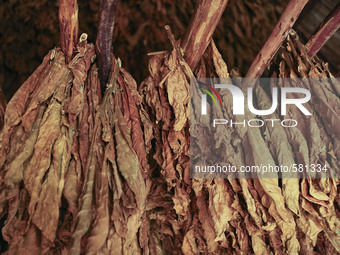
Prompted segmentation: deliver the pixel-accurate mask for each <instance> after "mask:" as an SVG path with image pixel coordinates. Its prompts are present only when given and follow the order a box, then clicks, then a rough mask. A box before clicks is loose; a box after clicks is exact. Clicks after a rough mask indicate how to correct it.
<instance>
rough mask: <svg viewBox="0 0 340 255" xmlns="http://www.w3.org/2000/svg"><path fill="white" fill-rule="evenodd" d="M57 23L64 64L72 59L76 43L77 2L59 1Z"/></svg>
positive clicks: (75, 0) (70, 0)
mask: <svg viewBox="0 0 340 255" xmlns="http://www.w3.org/2000/svg"><path fill="white" fill-rule="evenodd" d="M59 23H60V37H61V38H60V39H61V50H62V51H63V52H64V54H65V56H66V63H69V62H70V61H71V59H72V56H73V52H74V49H75V46H76V45H77V42H78V5H77V0H60V2H59Z"/></svg>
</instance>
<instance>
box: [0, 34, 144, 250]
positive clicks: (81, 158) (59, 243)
mask: <svg viewBox="0 0 340 255" xmlns="http://www.w3.org/2000/svg"><path fill="white" fill-rule="evenodd" d="M85 38H86V36H84V35H82V37H81V39H80V42H79V44H78V46H77V52H78V53H77V55H76V56H75V57H74V58H73V59H72V61H71V62H70V63H69V64H65V57H64V54H63V53H62V52H61V50H60V49H54V50H52V51H50V52H49V54H48V55H47V56H46V57H45V58H44V61H43V63H42V64H41V65H40V66H39V68H38V69H37V70H36V71H35V72H34V73H33V74H32V75H31V76H30V78H29V79H28V80H27V81H26V82H25V83H24V84H23V85H22V87H21V88H20V89H19V90H18V92H17V93H16V94H15V95H14V96H13V98H12V100H11V101H10V102H9V103H8V106H7V108H6V112H5V124H4V127H3V130H2V132H1V133H0V139H1V148H0V149H1V153H0V155H1V156H0V167H1V177H0V190H1V194H0V202H1V207H0V208H1V217H3V216H4V215H6V220H5V226H4V227H3V229H2V234H3V238H4V239H5V240H6V241H7V242H8V245H9V248H8V251H7V254H40V253H44V254H67V253H68V252H70V253H71V254H80V253H84V252H85V253H86V254H98V253H105V254H106V253H108V252H110V253H114V252H116V251H117V253H124V254H133V253H139V252H140V244H139V241H138V240H139V237H138V236H139V235H141V234H140V233H139V232H138V229H139V227H140V226H141V224H142V216H143V213H144V207H145V199H146V189H145V182H144V177H143V176H144V172H145V171H146V170H147V169H148V164H147V159H146V152H145V149H144V146H143V144H144V141H143V135H142V129H141V125H140V119H139V115H138V111H137V108H136V105H135V103H134V102H135V101H138V100H139V99H138V98H139V95H138V93H137V86H136V82H135V81H134V80H133V78H132V77H131V76H130V75H129V74H128V73H127V72H126V71H125V70H124V69H123V68H120V61H119V60H118V61H117V60H116V61H114V64H113V67H112V72H111V79H110V81H109V83H108V89H107V90H106V91H105V93H104V97H103V98H102V96H101V91H100V86H99V78H98V72H97V67H96V64H95V63H94V61H95V58H96V56H95V53H94V46H93V45H91V44H87V43H86V40H85ZM140 240H143V238H140Z"/></svg>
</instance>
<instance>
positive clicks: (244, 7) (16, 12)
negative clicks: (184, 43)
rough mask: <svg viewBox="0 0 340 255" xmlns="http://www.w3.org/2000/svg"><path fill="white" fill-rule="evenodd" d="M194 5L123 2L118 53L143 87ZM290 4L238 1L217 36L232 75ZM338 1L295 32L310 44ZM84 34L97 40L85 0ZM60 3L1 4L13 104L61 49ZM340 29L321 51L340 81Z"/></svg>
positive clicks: (313, 4)
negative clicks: (154, 59)
mask: <svg viewBox="0 0 340 255" xmlns="http://www.w3.org/2000/svg"><path fill="white" fill-rule="evenodd" d="M195 2H196V1H192V0H180V1H170V0H145V1H141V0H134V1H131V0H130V1H129V0H126V1H120V5H119V10H118V17H117V19H116V26H115V31H114V43H113V52H114V54H115V55H116V57H119V58H120V59H121V60H122V62H123V66H124V67H125V68H126V69H127V70H128V71H129V72H130V73H131V74H132V76H133V77H134V78H135V79H136V80H137V82H138V83H140V82H141V81H142V80H143V79H144V78H145V77H146V75H147V72H148V60H149V58H150V57H148V56H147V53H149V52H154V51H159V50H166V49H170V48H171V46H170V43H169V40H168V37H167V35H166V33H165V29H164V26H165V25H167V24H168V25H170V27H171V29H172V31H173V33H174V34H175V36H176V38H179V37H180V36H181V35H182V34H183V32H184V31H185V28H186V27H187V25H188V23H189V20H190V17H191V15H192V12H193V10H194V7H195ZM287 2H288V0H275V1H274V0H238V1H236V0H230V1H229V3H228V5H227V7H226V10H225V12H224V14H223V17H222V19H221V21H220V23H219V26H218V28H217V30H216V32H215V33H214V39H215V41H216V43H217V46H218V48H219V50H220V52H221V53H222V55H223V57H224V59H225V60H226V62H227V64H228V66H229V69H232V68H236V69H238V70H239V71H240V72H241V73H242V74H243V75H244V74H246V72H247V70H248V68H249V67H250V65H251V62H252V61H253V59H254V58H255V56H256V54H257V53H258V51H259V50H260V49H261V47H262V45H263V44H264V42H265V41H266V39H267V38H268V36H269V34H270V33H271V31H272V29H273V27H274V25H275V23H276V22H277V20H278V18H279V16H280V14H281V13H282V11H283V8H284V6H285V5H286V4H287ZM337 3H338V1H337V0H311V1H310V3H309V4H308V5H307V7H306V8H305V9H304V11H303V13H302V14H301V16H300V18H299V20H298V21H297V23H296V25H295V29H296V30H297V31H298V34H299V36H300V38H301V40H302V42H304V43H305V42H307V39H308V38H309V37H310V36H311V34H312V33H313V32H314V31H315V29H316V28H317V27H318V26H319V25H320V23H321V22H322V20H323V19H324V18H325V17H326V16H327V14H328V13H329V12H330V11H331V10H332V9H333V8H334V6H335V5H336V4H337ZM78 4H79V26H80V28H79V35H80V34H81V33H84V32H85V33H87V34H88V35H89V41H90V42H94V41H95V35H96V27H97V13H98V5H99V1H98V0H91V1H84V0H83V1H78ZM59 42H60V34H59V24H58V1H57V0H52V1H51V0H50V1H48V0H30V1H27V0H5V1H4V0H2V1H1V3H0V86H1V87H2V89H3V90H4V92H5V95H6V97H7V99H9V98H10V97H11V96H12V95H13V94H14V93H15V91H16V90H17V89H18V88H19V87H20V85H21V84H22V83H23V82H24V81H25V80H26V79H27V78H28V76H29V75H30V74H31V73H32V72H33V71H34V70H35V69H36V68H37V66H38V65H39V64H40V63H41V61H42V59H43V57H44V56H45V55H46V54H47V52H48V51H49V50H51V49H53V48H54V47H58V46H59V45H60V43H59ZM339 42H340V31H338V32H337V33H336V34H335V35H334V36H333V37H332V38H331V40H329V41H328V43H327V44H326V46H325V47H324V48H323V49H322V50H321V51H320V53H319V57H321V58H322V59H324V60H326V61H328V62H329V63H330V68H331V70H332V71H333V73H334V74H335V75H337V76H340V74H339V71H340V57H339V55H340V52H339V47H340V43H339Z"/></svg>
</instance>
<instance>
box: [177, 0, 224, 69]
mask: <svg viewBox="0 0 340 255" xmlns="http://www.w3.org/2000/svg"><path fill="white" fill-rule="evenodd" d="M227 3H228V0H198V1H197V5H196V9H195V12H194V15H193V17H192V19H191V21H190V24H189V26H188V28H187V30H186V32H185V34H184V36H183V38H182V41H181V47H182V48H183V49H184V59H185V61H186V62H187V63H188V65H189V66H190V68H191V69H192V70H194V69H195V68H196V67H197V64H198V62H199V61H200V59H201V58H202V55H203V53H204V51H205V50H206V48H207V47H208V45H209V43H210V40H211V38H212V35H213V33H214V31H215V29H216V26H217V24H218V22H219V21H220V19H221V16H222V14H223V11H224V9H225V7H226V5H227Z"/></svg>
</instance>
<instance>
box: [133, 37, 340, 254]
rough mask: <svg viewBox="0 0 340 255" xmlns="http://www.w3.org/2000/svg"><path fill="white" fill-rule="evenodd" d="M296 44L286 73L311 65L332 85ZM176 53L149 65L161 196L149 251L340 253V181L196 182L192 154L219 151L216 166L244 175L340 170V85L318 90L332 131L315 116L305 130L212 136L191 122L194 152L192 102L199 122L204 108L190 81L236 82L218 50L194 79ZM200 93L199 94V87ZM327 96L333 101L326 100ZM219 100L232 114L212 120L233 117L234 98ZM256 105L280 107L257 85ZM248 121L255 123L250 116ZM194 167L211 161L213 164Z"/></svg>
mask: <svg viewBox="0 0 340 255" xmlns="http://www.w3.org/2000/svg"><path fill="white" fill-rule="evenodd" d="M288 42H289V44H288V46H287V47H286V49H285V50H284V51H285V52H286V53H287V52H289V54H290V57H291V59H290V62H288V59H287V58H284V59H283V60H282V62H281V64H280V71H281V73H282V75H283V73H284V70H285V72H286V73H287V72H288V71H289V72H291V73H290V74H291V75H292V74H293V73H294V74H296V70H295V72H292V71H293V69H292V68H295V67H296V66H297V67H299V70H300V72H302V71H303V72H305V71H306V68H305V69H303V68H302V67H306V65H307V64H308V63H309V64H308V70H309V72H311V75H312V74H313V75H316V71H317V75H319V76H317V77H321V76H320V75H325V74H327V76H326V77H331V74H330V73H329V71H328V69H327V65H326V64H323V63H322V62H320V61H319V60H318V59H316V58H315V59H313V60H310V59H308V58H307V57H306V55H304V54H303V53H302V51H303V46H302V44H301V43H298V42H296V41H293V40H292V37H290V39H289V40H288ZM294 45H295V46H294ZM173 46H174V49H173V50H172V51H170V52H168V53H165V54H162V55H157V56H154V57H153V58H152V59H151V60H150V64H149V71H150V75H149V76H148V78H147V79H146V80H145V81H144V82H143V83H142V85H141V87H140V93H141V94H142V96H143V98H144V100H143V103H142V105H141V116H143V115H144V116H147V115H149V119H147V118H146V119H143V118H142V121H143V124H144V136H145V142H146V148H147V149H148V151H149V153H150V154H152V155H153V158H154V160H155V161H156V162H157V164H156V166H155V167H153V168H152V173H151V182H152V186H151V191H152V192H150V193H149V195H148V199H147V205H146V210H147V212H146V214H147V216H148V217H147V219H148V221H149V223H148V233H149V238H150V244H152V246H151V247H150V249H153V250H155V251H156V252H155V253H157V251H159V252H160V251H163V252H165V253H167V252H174V251H175V252H176V253H184V254H198V253H204V254H205V253H217V254H220V253H228V254H241V253H244V254H273V253H275V254H285V253H288V254H298V253H302V254H310V253H313V252H327V254H334V253H336V252H339V251H340V247H339V236H338V232H339V221H338V219H337V218H338V216H339V215H338V214H339V205H338V203H337V202H336V201H337V200H336V198H337V197H338V195H337V194H338V192H337V187H338V186H337V184H339V183H337V181H336V180H335V179H332V178H322V179H320V178H319V179H312V178H310V177H308V178H307V177H306V178H305V179H302V180H301V179H300V178H298V176H290V177H293V178H279V177H280V176H279V175H277V176H276V178H253V179H249V178H248V179H246V178H228V179H222V178H221V179H211V178H210V179H195V178H194V179H191V178H190V169H189V155H191V156H193V155H199V157H202V155H208V157H211V156H214V155H211V153H210V152H211V151H212V150H215V151H217V152H218V157H216V159H217V158H219V160H221V161H223V162H227V163H230V164H232V165H234V166H237V167H239V166H241V165H260V164H263V165H265V164H270V165H277V164H278V165H289V164H294V163H304V164H305V163H307V162H315V163H323V164H327V165H328V166H329V167H330V168H331V169H332V171H338V165H337V164H338V161H337V160H336V159H337V157H338V156H336V154H337V148H338V147H337V145H336V144H337V141H336V140H335V139H333V138H335V136H336V134H334V135H331V136H333V137H329V134H331V132H334V131H331V130H334V125H336V123H337V114H336V111H337V109H338V108H337V107H338V100H339V98H338V96H337V89H338V88H337V86H338V84H337V83H336V84H335V85H334V84H328V85H327V86H324V87H323V88H321V86H320V84H319V86H316V88H318V90H321V91H318V92H315V93H318V94H316V95H317V97H316V98H317V99H316V100H322V101H323V104H320V103H319V104H315V102H311V104H310V105H309V108H308V109H312V107H314V108H315V109H316V110H315V111H319V112H320V111H323V113H324V114H322V115H320V114H319V115H318V118H319V117H320V116H325V117H324V118H327V120H328V122H329V125H331V127H330V129H329V131H326V129H322V130H321V128H323V124H322V120H321V119H316V118H315V119H313V118H311V119H308V120H307V122H308V123H304V124H301V126H300V127H301V129H302V130H300V128H299V129H293V128H290V129H289V128H288V129H284V128H283V127H282V126H275V127H271V126H270V125H267V126H266V128H265V129H260V128H247V127H242V126H241V127H239V126H236V127H233V128H229V127H225V126H223V125H221V126H218V127H217V128H216V131H214V132H212V130H210V129H211V128H210V122H207V121H206V120H204V119H199V120H198V121H197V122H191V123H190V129H191V132H190V134H191V135H192V136H193V137H192V139H194V140H195V142H194V143H193V144H191V146H190V150H191V153H189V142H190V138H189V136H190V134H189V118H190V116H189V104H190V103H191V104H192V108H191V110H192V111H195V112H196V111H197V113H198V114H199V112H200V107H201V106H200V102H196V101H191V102H190V100H189V79H190V78H195V77H197V78H200V77H202V78H203V77H216V78H225V79H229V78H230V75H229V72H228V69H227V65H226V64H225V62H224V60H223V59H222V57H221V55H220V53H219V52H218V50H217V48H216V47H215V45H214V43H213V42H211V44H210V46H209V48H208V49H207V51H206V52H205V55H204V57H203V59H202V60H201V62H200V64H199V67H198V68H197V71H196V73H195V75H194V74H193V73H192V72H191V70H190V68H189V67H188V65H187V64H186V63H185V61H184V60H183V56H182V55H181V50H180V49H179V48H178V46H177V44H174V45H173ZM297 52H298V53H297ZM287 54H288V53H287ZM298 59H300V60H301V59H303V61H304V62H302V61H300V60H298ZM286 61H287V62H286ZM288 63H290V64H292V63H295V64H292V65H290V67H291V69H290V70H287V68H286V69H284V66H285V65H288ZM311 63H314V64H311ZM280 75H281V74H280ZM301 77H303V76H302V75H301ZM311 77H313V76H311ZM335 82H336V81H335ZM281 86H284V85H282V84H281ZM316 88H315V91H317V89H316ZM331 88H332V90H330V89H331ZM193 93H200V91H199V90H198V88H197V90H196V91H194V92H193ZM324 93H327V94H326V96H327V97H329V99H327V100H325V99H323V98H322V97H324V96H325V94H324ZM220 94H221V96H222V102H223V107H219V108H218V107H216V108H215V107H214V108H213V109H212V108H211V109H210V108H209V109H210V111H211V112H210V113H211V116H212V117H213V118H218V119H232V118H233V116H232V111H231V109H232V95H231V94H230V93H229V92H228V91H223V90H221V91H220ZM194 98H195V97H194ZM256 102H257V107H258V108H259V109H268V108H269V107H268V105H269V106H270V105H271V101H270V99H269V97H268V95H267V94H266V92H265V90H264V89H263V88H262V87H261V86H256ZM330 102H332V103H334V105H333V107H329V103H330ZM319 107H320V108H319ZM222 108H223V109H222ZM246 117H248V118H247V119H251V118H254V116H252V115H251V114H250V113H249V112H248V113H246ZM270 117H271V118H273V119H278V118H279V115H278V114H277V113H274V114H272V115H271V116H270ZM321 124H322V125H321ZM320 125H321V126H320ZM307 128H308V129H307ZM332 128H333V129H332ZM311 132H313V133H311ZM317 135H318V136H317ZM208 140H213V142H211V141H210V142H209V141H208ZM215 156H216V155H215ZM221 158H222V159H221ZM191 160H196V162H200V161H201V162H206V161H205V160H207V159H204V158H191ZM212 161H214V159H213V160H212ZM236 177H237V176H236ZM337 199H338V198H337Z"/></svg>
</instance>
